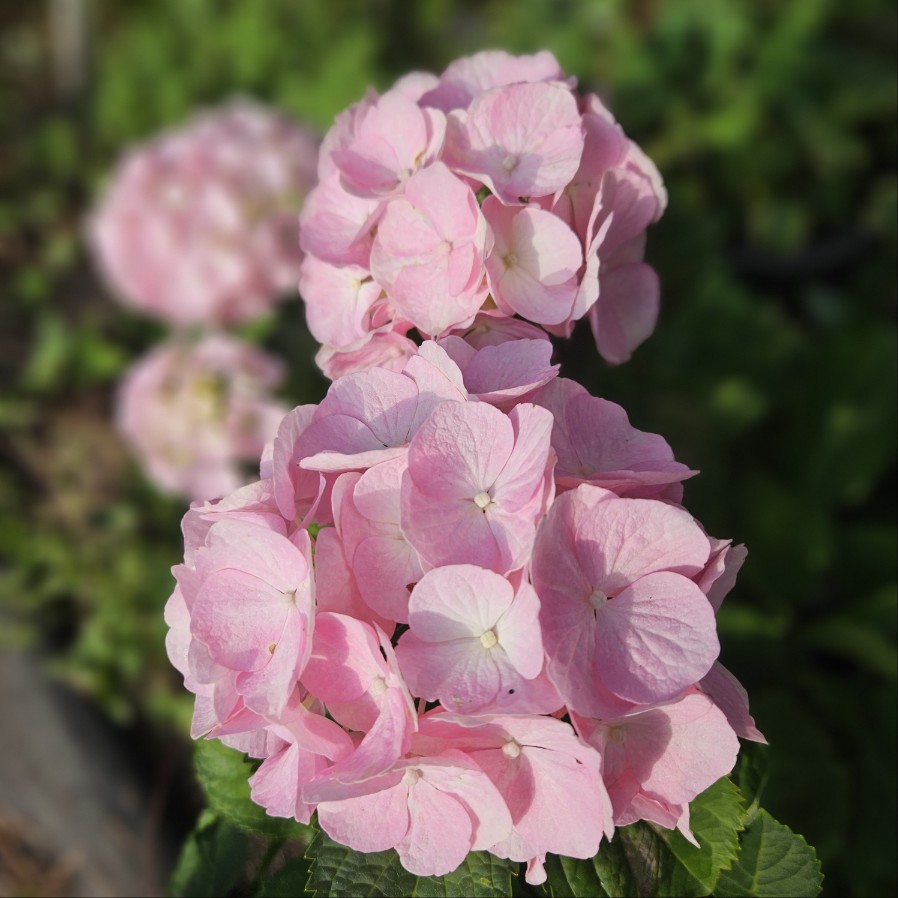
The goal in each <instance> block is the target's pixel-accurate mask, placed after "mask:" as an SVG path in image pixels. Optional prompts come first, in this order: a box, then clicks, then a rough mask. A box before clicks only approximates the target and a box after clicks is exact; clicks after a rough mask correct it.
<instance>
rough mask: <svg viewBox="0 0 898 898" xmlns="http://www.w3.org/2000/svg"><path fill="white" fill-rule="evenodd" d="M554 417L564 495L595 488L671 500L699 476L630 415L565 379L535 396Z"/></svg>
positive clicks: (559, 479) (558, 477)
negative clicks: (672, 491)
mask: <svg viewBox="0 0 898 898" xmlns="http://www.w3.org/2000/svg"><path fill="white" fill-rule="evenodd" d="M532 400H533V402H535V403H537V404H538V405H541V406H543V407H544V408H547V409H548V410H549V411H550V412H552V415H553V417H554V419H555V420H554V423H553V425H552V448H553V449H554V450H555V453H556V455H557V456H558V461H557V463H556V465H555V483H556V486H557V487H558V490H559V492H562V491H564V490H566V489H570V488H571V487H575V486H577V485H578V484H580V483H592V484H595V485H596V486H601V487H603V488H604V489H606V490H611V491H612V492H614V493H617V494H618V495H620V496H629V495H636V496H638V497H639V498H655V497H659V498H660V497H662V496H663V498H669V495H668V494H667V493H666V492H665V491H666V490H667V489H668V487H669V486H670V485H671V484H678V483H679V482H680V481H682V480H685V479H686V478H688V477H692V476H694V475H695V474H696V473H697V472H696V471H691V470H690V469H689V468H687V467H686V465H684V464H681V463H680V462H678V461H675V460H674V457H673V451H672V450H671V448H670V446H669V445H668V444H667V441H666V440H665V439H664V438H663V437H661V436H658V434H654V433H644V432H643V431H641V430H636V428H635V427H632V426H631V425H630V422H629V419H628V418H627V413H626V412H625V411H624V410H623V409H622V408H621V407H620V406H619V405H615V403H613V402H608V401H607V400H605V399H599V398H598V397H595V396H590V394H589V393H588V392H587V391H586V390H585V389H584V388H583V387H581V386H580V385H579V384H578V383H576V382H575V381H572V380H568V379H566V378H563V377H559V378H556V379H555V380H553V381H551V382H549V383H547V384H546V385H545V386H544V387H543V388H542V389H540V390H539V391H538V392H537V393H535V394H534V395H533V396H532Z"/></svg>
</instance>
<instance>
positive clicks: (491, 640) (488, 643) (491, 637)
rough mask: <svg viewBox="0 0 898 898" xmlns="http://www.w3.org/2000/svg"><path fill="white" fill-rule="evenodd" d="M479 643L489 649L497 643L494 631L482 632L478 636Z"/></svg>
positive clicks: (497, 639) (497, 638)
mask: <svg viewBox="0 0 898 898" xmlns="http://www.w3.org/2000/svg"><path fill="white" fill-rule="evenodd" d="M480 644H481V645H482V646H483V647H484V648H485V649H491V648H492V647H493V646H494V645H498V644H499V637H498V636H496V631H495V630H487V631H486V632H485V633H482V634H481V636H480Z"/></svg>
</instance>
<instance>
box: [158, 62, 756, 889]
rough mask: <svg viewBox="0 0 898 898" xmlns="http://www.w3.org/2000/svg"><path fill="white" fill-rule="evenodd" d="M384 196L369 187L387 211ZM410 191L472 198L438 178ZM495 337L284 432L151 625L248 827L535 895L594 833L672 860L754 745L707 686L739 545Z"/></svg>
mask: <svg viewBox="0 0 898 898" xmlns="http://www.w3.org/2000/svg"><path fill="white" fill-rule="evenodd" d="M543 61H545V59H544V60H543ZM486 62H488V63H489V64H488V65H486V66H485V69H484V78H487V77H489V78H492V77H494V76H495V69H496V63H497V60H496V58H495V57H488V58H487V60H486ZM466 65H467V66H469V67H470V66H472V65H473V63H466ZM509 65H512V63H511V62H509ZM514 65H522V64H521V63H514ZM535 65H536V61H534V60H530V61H528V62H527V63H526V65H525V67H524V70H525V71H526V72H531V71H532V66H535ZM468 70H469V69H465V71H468ZM478 71H479V69H478ZM513 71H514V72H518V71H519V69H513ZM551 74H552V79H553V80H552V81H551V85H553V86H552V87H551V89H552V90H553V91H555V90H562V89H563V90H567V88H562V87H558V86H555V81H556V80H557V73H555V72H554V71H553V72H552V73H551ZM444 78H445V76H444ZM515 78H517V75H515ZM512 81H513V83H515V84H523V83H524V82H521V81H520V79H519V78H517V80H515V79H512ZM449 83H450V82H448V81H446V80H444V81H443V82H441V86H440V85H437V86H435V87H434V88H433V90H436V91H437V93H436V94H435V96H439V97H444V98H445V97H448V96H450V93H451V92H450V91H449V87H448V86H447V85H449ZM547 83H550V82H547ZM469 86H470V83H469V82H468V81H459V82H458V83H457V84H456V86H455V88H453V89H454V90H455V91H456V93H455V94H452V95H453V96H454V95H460V94H463V93H464V91H465V90H468V88H469ZM472 92H473V93H476V94H477V96H486V97H488V98H492V101H496V99H497V98H501V97H502V96H503V94H502V92H501V91H499V92H498V93H490V92H489V91H486V92H482V88H481V87H478V88H477V90H476V91H474V90H473V88H472ZM401 96H402V95H399V97H401ZM394 101H395V102H396V103H398V104H399V105H401V100H400V99H398V98H396V97H394V99H393V100H390V101H389V102H390V103H393V102H394ZM441 102H445V103H447V104H448V102H449V101H448V100H443V101H441ZM484 102H485V101H484ZM502 102H503V103H504V102H505V100H502ZM366 108H368V109H375V110H377V109H379V108H380V107H379V106H376V105H375V106H371V107H366ZM415 108H418V109H420V110H423V111H421V113H420V114H421V116H422V121H423V122H424V123H425V124H424V125H422V130H421V133H422V135H426V134H428V133H429V132H428V131H427V127H426V126H425V125H426V123H427V122H430V123H431V126H430V127H432V131H433V134H436V133H438V129H439V127H440V126H439V125H436V124H433V122H439V121H440V117H439V116H438V115H437V114H436V112H433V111H432V110H433V109H434V107H429V106H423V107H418V106H415ZM515 108H517V107H515ZM545 114H546V115H548V114H549V112H548V111H546V112H545ZM390 115H391V117H392V116H393V113H391V114H390ZM497 116H498V113H497ZM499 118H501V116H499ZM376 121H377V116H375V122H376ZM462 122H463V119H462ZM359 127H361V125H359ZM371 127H374V122H372V124H371ZM557 130H558V128H556V131H557ZM471 133H472V134H479V133H480V132H477V131H472V132H471ZM422 139H423V138H422ZM473 139H474V138H473V137H472V138H471V140H473ZM554 139H556V138H553V140H554ZM547 140H548V138H547ZM557 140H559V141H561V143H562V144H564V143H565V141H566V140H567V138H566V137H565V136H564V135H563V134H558V135H557ZM368 145H370V146H376V145H377V142H376V141H375V140H373V139H372V140H371V141H370V142H369V144H368ZM553 145H554V144H553ZM429 146H430V143H427V144H426V145H424V147H423V151H424V152H425V156H426V152H428V150H427V147H429ZM420 152H422V148H418V147H416V148H415V151H414V157H413V158H417V155H418V154H419V153H420ZM484 152H486V151H484ZM347 153H348V155H347V156H346V157H345V159H344V163H343V164H344V165H345V166H346V167H347V169H348V170H351V171H352V172H354V173H355V177H356V178H357V181H358V182H359V183H365V184H369V183H370V184H373V183H374V182H373V181H370V182H369V180H366V179H369V178H372V177H373V175H372V174H371V173H372V171H373V169H372V168H371V167H370V166H369V165H368V164H367V162H365V161H364V160H361V161H359V160H356V159H355V156H353V155H352V153H350V151H347ZM422 158H424V157H422ZM477 158H479V157H477ZM541 158H542V157H541V156H540V159H541ZM348 160H354V161H352V163H351V164H350V161H348ZM528 165H529V163H528ZM534 165H535V166H536V167H535V168H534V171H542V162H540V161H539V160H537V162H534ZM500 168H501V166H500ZM549 168H550V169H551V170H552V171H554V167H551V166H550V167H549ZM391 171H392V170H387V169H384V170H383V173H382V177H381V179H380V180H379V181H377V182H376V183H377V185H379V186H378V189H382V190H383V191H385V192H389V191H394V192H395V194H396V196H397V197H401V196H406V197H407V194H405V193H400V192H399V189H398V187H397V184H396V183H394V180H391V178H392V177H393V174H395V173H393V174H391ZM526 171H529V168H528V169H526V170H525V172H524V173H522V174H521V175H520V177H524V175H525V174H526ZM428 173H429V174H428ZM420 174H426V175H427V177H435V178H437V179H445V178H454V179H456V180H457V181H458V183H459V184H461V185H462V186H465V185H464V184H463V182H462V181H461V180H460V179H458V177H457V175H453V174H451V173H450V172H448V169H446V167H445V166H443V165H441V164H440V163H437V162H433V163H432V164H431V165H429V167H427V168H423V169H421V171H420ZM512 176H513V173H509V174H508V178H506V179H505V180H502V177H500V175H499V174H498V172H496V173H492V174H491V175H490V177H491V178H493V180H492V181H491V183H492V184H493V186H494V187H495V188H496V190H495V192H494V194H493V195H494V196H497V197H498V196H499V195H500V192H501V191H505V192H504V193H502V197H505V198H507V197H508V196H512V197H513V196H514V194H516V193H520V192H523V191H524V190H525V189H526V190H527V191H530V192H531V193H532V189H531V187H530V186H529V185H531V184H532V183H536V182H535V181H534V180H533V179H534V178H535V177H536V176H535V175H533V176H532V177H531V176H530V175H528V177H530V178H531V180H529V181H527V185H528V186H527V187H526V188H523V187H519V186H515V187H514V188H513V189H511V188H509V189H510V190H511V192H510V193H508V192H507V190H506V187H505V185H507V184H509V183H513V184H515V185H517V182H516V181H513V180H510V179H511V178H512ZM415 177H417V175H415ZM514 177H518V176H517V175H515V176H514ZM540 177H543V175H542V174H541V175H540ZM544 177H546V178H550V177H551V175H550V174H546V175H544ZM408 180H409V181H411V177H409V179H408ZM335 183H336V182H334V184H335ZM538 183H542V182H538ZM552 183H554V182H552ZM331 186H333V184H332V185H331ZM453 189H454V188H453ZM465 189H469V188H468V187H467V186H465ZM392 202H408V200H407V199H406V200H401V199H395V200H393V201H392ZM496 202H497V203H500V202H502V199H497V200H496ZM507 208H508V207H506V206H505V205H504V203H503V205H502V208H501V209H498V214H500V215H504V214H506V211H505V210H506V209H507ZM527 208H531V207H526V206H523V205H522V206H521V209H522V210H524V211H526V210H527ZM470 209H471V211H472V213H477V208H476V204H474V205H471V206H470ZM386 214H387V215H388V214H390V213H389V212H388V213H386ZM517 214H521V213H517ZM475 218H476V214H475ZM378 233H380V231H379V232H378ZM457 246H458V245H457ZM460 251H462V250H460ZM447 264H449V266H450V267H452V265H453V264H454V263H447ZM489 320H490V321H491V322H492V321H493V320H494V319H493V318H490V319H489ZM504 327H505V325H500V327H499V328H498V329H492V328H487V329H486V332H487V333H488V334H489V338H488V339H484V338H483V336H484V332H483V331H477V333H476V334H472V335H470V336H469V337H468V338H467V339H463V338H461V337H459V336H456V335H448V336H446V337H444V338H442V339H439V340H435V341H434V340H429V341H425V342H424V343H423V345H422V346H421V347H420V348H419V349H418V350H416V351H415V352H413V353H409V354H408V357H407V359H406V360H405V361H404V364H403V365H402V366H401V368H400V369H399V370H394V368H396V367H399V366H398V364H395V363H394V365H393V367H390V366H380V367H373V368H370V369H369V370H366V371H365V372H360V373H354V374H347V375H346V376H343V377H341V378H340V379H339V380H337V381H335V382H334V384H332V386H331V388H330V390H329V392H328V394H327V396H326V397H325V398H324V399H323V401H322V402H321V403H320V404H319V405H317V406H315V405H307V406H300V407H298V408H296V409H294V410H293V411H292V412H290V413H289V414H288V415H287V416H286V417H285V418H284V420H283V422H282V423H281V425H280V427H279V429H278V432H277V435H276V436H275V438H274V440H273V441H272V443H271V445H270V446H269V447H268V448H267V450H266V452H265V454H264V455H263V459H262V465H261V478H260V480H259V481H258V482H255V483H253V484H250V485H248V486H245V487H243V488H241V489H239V490H237V491H236V492H234V493H232V494H230V495H228V496H227V497H225V498H224V499H222V500H220V501H217V502H209V503H195V504H194V505H193V506H192V507H191V509H190V511H189V512H188V513H187V515H186V516H185V518H184V522H183V532H184V538H185V558H184V563H183V564H181V565H179V566H177V567H175V568H174V574H175V577H176V581H177V584H176V587H175V590H174V593H173V594H172V596H171V598H170V599H169V602H168V604H167V606H166V620H167V622H168V625H169V627H170V632H169V636H168V651H169V656H170V658H171V660H172V663H173V664H174V665H175V666H176V667H177V668H178V669H179V670H180V671H181V673H182V674H183V675H184V678H185V685H186V686H187V688H188V689H189V690H190V691H192V692H193V693H195V695H196V704H195V713H194V721H193V735H194V736H195V737H206V738H219V739H221V740H222V741H223V742H225V743H226V744H228V745H230V746H232V747H234V748H235V749H239V750H240V751H243V752H246V753H247V754H249V755H250V756H252V757H254V758H258V759H261V765H260V766H259V767H258V769H257V771H256V772H255V773H254V774H253V776H252V778H251V780H250V784H251V789H252V797H253V799H254V801H256V802H257V803H258V804H260V805H262V806H263V807H265V808H266V809H267V811H268V813H269V814H272V815H274V816H282V817H291V818H295V819H296V820H299V821H301V822H304V823H305V822H308V821H309V820H310V817H311V815H312V813H313V812H314V811H316V810H317V815H318V821H319V823H320V825H321V827H322V828H323V829H324V830H325V831H326V832H327V833H328V834H329V835H330V836H331V837H332V838H333V839H335V840H337V841H338V842H341V843H342V844H345V845H348V846H350V847H352V848H353V849H356V850H359V851H363V852H370V851H381V850H386V849H390V848H394V849H396V851H397V852H398V854H399V857H400V859H401V862H402V864H403V866H404V867H405V868H406V869H408V870H409V871H411V872H412V873H415V874H418V875H442V874H445V873H448V872H449V871H451V870H453V869H455V868H456V867H457V866H458V865H459V864H460V863H461V862H462V861H463V860H464V858H465V856H466V855H467V853H468V852H469V851H477V850H487V851H490V852H492V853H493V854H494V855H496V856H498V857H501V858H510V859H512V860H515V861H521V862H526V864H527V879H528V881H529V882H531V883H539V882H542V881H544V879H545V871H544V869H543V862H544V860H545V857H546V854H547V853H548V852H552V853H557V854H561V855H566V856H570V857H575V858H588V857H592V856H594V855H595V854H596V852H597V851H598V850H599V848H600V843H601V841H602V839H603V838H606V839H610V838H611V836H612V834H613V831H614V828H615V826H620V825H625V824H628V823H631V822H633V821H636V820H649V821H652V822H654V823H655V824H658V825H660V826H663V827H668V828H677V829H679V830H680V831H681V832H682V833H683V834H684V835H685V836H686V837H687V838H690V839H691V838H692V834H691V832H690V828H689V802H690V801H691V800H692V799H693V798H694V797H695V796H696V795H697V794H698V793H700V792H701V791H703V790H704V789H705V788H706V787H708V786H709V785H711V783H713V782H714V781H715V780H717V779H718V778H719V777H721V776H723V775H725V774H727V773H728V772H729V771H730V770H731V769H732V767H733V764H734V762H735V759H736V754H737V751H738V738H737V737H739V736H741V737H743V738H747V739H756V740H762V739H763V737H762V736H761V735H760V733H758V731H757V730H756V729H755V727H754V723H753V721H752V719H751V717H750V715H749V712H748V704H747V700H746V696H745V693H744V691H743V690H742V689H741V687H740V685H739V684H738V682H737V681H736V680H735V679H734V678H733V676H732V675H731V674H730V673H729V672H728V671H726V670H725V669H724V668H723V667H721V666H720V664H719V662H718V661H717V655H718V650H719V646H718V640H717V634H716V626H715V613H716V610H717V608H718V607H719V605H720V602H721V601H722V599H723V597H724V596H725V594H726V593H727V592H728V590H729V589H730V588H731V586H732V585H733V582H734V580H735V576H736V572H737V571H738V569H739V567H740V565H741V564H742V561H743V560H744V557H745V550H744V548H743V547H741V546H733V545H732V544H731V543H730V542H729V541H725V540H717V539H713V538H711V537H709V536H708V535H707V534H706V533H705V531H704V530H703V528H702V527H701V525H700V524H699V523H698V522H697V521H696V520H695V519H694V518H693V517H692V516H691V515H690V514H689V513H688V512H687V511H686V510H685V509H684V508H683V507H682V504H681V499H682V494H683V493H682V482H683V481H684V480H685V479H686V478H688V477H690V476H692V475H693V474H694V473H695V472H694V471H691V470H690V469H689V468H688V467H686V466H685V465H683V464H681V463H680V462H678V461H676V460H675V459H674V457H673V453H672V451H671V449H670V447H669V446H668V444H667V443H666V442H665V441H664V439H663V438H661V437H660V436H658V435H655V434H651V433H644V432H642V431H639V430H637V429H636V428H634V427H633V426H632V425H631V424H630V423H629V420H628V418H627V415H626V413H625V412H624V410H623V409H622V408H620V407H619V406H617V405H615V404H614V403H612V402H608V401H606V400H603V399H600V398H597V397H594V396H591V395H590V394H589V393H588V392H587V391H586V390H584V389H583V388H582V387H579V386H578V385H577V384H575V383H573V382H571V381H568V380H564V379H562V378H559V377H558V376H557V374H558V369H557V366H554V365H552V364H551V345H550V343H549V341H548V339H547V338H545V337H544V336H543V337H534V336H533V333H531V331H530V330H529V329H528V330H527V331H526V333H527V334H528V336H526V337H523V338H520V334H519V332H513V333H512V334H511V335H510V337H509V335H508V333H507V332H505V331H503V328H504ZM516 327H517V326H515V327H513V328H512V330H513V331H514V330H515V328H516ZM503 337H509V338H508V339H503Z"/></svg>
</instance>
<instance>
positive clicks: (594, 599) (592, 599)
mask: <svg viewBox="0 0 898 898" xmlns="http://www.w3.org/2000/svg"><path fill="white" fill-rule="evenodd" d="M586 601H587V602H589V604H590V605H592V607H593V608H595V610H596V611H600V610H601V609H602V608H603V607H604V605H605V602H607V601H608V596H607V595H606V594H605V593H603V592H602V590H601V589H594V590H593V591H592V592H591V593H590V594H589V596H588V597H587V599H586Z"/></svg>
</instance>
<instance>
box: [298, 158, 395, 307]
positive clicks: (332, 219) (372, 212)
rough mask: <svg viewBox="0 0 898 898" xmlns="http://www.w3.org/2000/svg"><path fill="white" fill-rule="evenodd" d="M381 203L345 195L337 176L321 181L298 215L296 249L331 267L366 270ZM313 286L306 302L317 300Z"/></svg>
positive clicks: (310, 286) (348, 194)
mask: <svg viewBox="0 0 898 898" xmlns="http://www.w3.org/2000/svg"><path fill="white" fill-rule="evenodd" d="M383 208H384V206H383V203H381V202H379V201H378V200H374V199H366V198H364V197H358V196H354V195H353V194H351V193H347V192H346V191H345V190H344V189H343V187H342V185H341V183H340V175H339V173H338V172H333V173H332V174H331V175H330V176H328V177H327V178H325V179H322V181H321V183H319V184H318V186H317V187H316V188H315V189H314V190H313V191H312V192H311V193H310V194H309V195H308V197H307V199H306V201H305V203H303V207H302V211H301V212H300V215H299V245H300V247H301V248H302V250H303V252H305V253H307V254H308V255H310V256H314V257H316V258H318V259H320V260H321V261H323V262H329V263H330V264H332V265H357V266H361V267H365V268H367V266H368V262H369V260H370V259H371V244H372V243H373V242H374V233H375V229H376V226H377V221H378V219H379V217H380V214H381V213H382V212H383ZM315 286H316V285H315V284H311V285H307V287H306V289H307V290H309V291H311V292H310V293H309V294H308V295H307V293H306V292H305V291H304V292H303V296H304V297H305V299H306V301H308V300H309V299H310V298H312V297H315V298H317V299H319V301H320V302H325V301H326V297H324V296H323V295H322V296H318V295H317V294H316V293H315V292H314V291H315Z"/></svg>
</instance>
